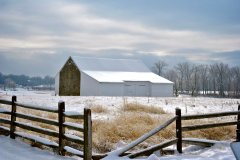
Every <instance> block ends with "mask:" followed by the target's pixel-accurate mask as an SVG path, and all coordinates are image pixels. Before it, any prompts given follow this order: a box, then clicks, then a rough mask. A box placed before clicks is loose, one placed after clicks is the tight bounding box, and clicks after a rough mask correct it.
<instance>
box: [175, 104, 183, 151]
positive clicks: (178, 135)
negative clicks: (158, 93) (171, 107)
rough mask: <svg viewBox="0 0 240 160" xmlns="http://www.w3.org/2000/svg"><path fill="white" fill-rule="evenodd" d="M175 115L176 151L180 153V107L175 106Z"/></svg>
mask: <svg viewBox="0 0 240 160" xmlns="http://www.w3.org/2000/svg"><path fill="white" fill-rule="evenodd" d="M176 116H178V117H177V120H176V137H177V139H178V142H177V151H178V152H179V153H182V122H181V121H182V118H181V109H180V108H178V107H177V108H176Z"/></svg>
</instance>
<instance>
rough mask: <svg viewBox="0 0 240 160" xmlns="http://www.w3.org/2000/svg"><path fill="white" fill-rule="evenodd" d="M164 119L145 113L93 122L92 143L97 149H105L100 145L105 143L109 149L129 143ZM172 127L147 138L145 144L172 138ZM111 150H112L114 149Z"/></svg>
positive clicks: (128, 114) (173, 131) (122, 115)
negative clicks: (118, 144) (121, 143)
mask: <svg viewBox="0 0 240 160" xmlns="http://www.w3.org/2000/svg"><path fill="white" fill-rule="evenodd" d="M166 117H169V115H166ZM164 119H166V118H164V116H157V118H156V116H155V117H153V116H151V115H149V114H147V113H123V114H120V115H118V116H116V118H115V119H113V120H93V126H92V130H93V142H94V144H95V146H98V147H100V146H103V147H105V145H101V144H102V143H103V142H106V144H107V146H109V147H111V146H113V145H111V144H113V143H118V142H119V141H125V142H129V143H130V142H131V141H133V140H136V139H137V138H139V137H141V136H143V135H144V134H146V133H148V132H149V131H151V130H152V129H154V128H156V127H157V126H159V125H160V124H162V123H163V122H164V121H163V120H164ZM172 127H174V125H170V126H169V127H168V128H166V129H164V130H163V131H162V132H159V133H157V134H156V135H155V136H153V137H151V138H149V140H147V142H149V144H150V143H151V142H154V143H159V142H162V141H163V140H164V139H169V138H173V137H174V136H173V135H174V133H175V130H173V129H171V128H172ZM169 128H170V129H169ZM111 149H114V147H112V148H111ZM98 150H105V149H98Z"/></svg>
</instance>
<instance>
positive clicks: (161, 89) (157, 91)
mask: <svg viewBox="0 0 240 160" xmlns="http://www.w3.org/2000/svg"><path fill="white" fill-rule="evenodd" d="M151 96H152V97H173V84H166V83H152V93H151Z"/></svg>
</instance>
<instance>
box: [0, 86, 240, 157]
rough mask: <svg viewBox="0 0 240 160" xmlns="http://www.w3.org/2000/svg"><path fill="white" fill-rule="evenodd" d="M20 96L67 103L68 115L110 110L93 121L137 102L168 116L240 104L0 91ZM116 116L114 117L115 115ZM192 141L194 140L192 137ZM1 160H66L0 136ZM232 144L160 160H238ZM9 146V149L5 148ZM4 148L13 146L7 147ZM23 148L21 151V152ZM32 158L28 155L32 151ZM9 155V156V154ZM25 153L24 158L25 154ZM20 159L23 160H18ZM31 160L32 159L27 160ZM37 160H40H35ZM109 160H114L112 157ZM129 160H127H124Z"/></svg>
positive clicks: (188, 149)
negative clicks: (92, 108) (86, 109)
mask: <svg viewBox="0 0 240 160" xmlns="http://www.w3.org/2000/svg"><path fill="white" fill-rule="evenodd" d="M12 95H16V96H17V101H18V102H22V103H27V104H36V105H43V106H51V107H57V105H58V101H60V100H63V101H65V108H66V110H67V111H78V112H82V111H83V108H84V106H86V105H87V106H91V105H101V106H103V107H105V108H107V109H108V111H109V112H108V113H107V114H98V113H94V114H92V118H93V119H106V118H114V115H115V114H116V112H118V110H119V109H120V108H121V107H122V105H123V103H130V102H137V103H140V104H144V105H148V106H151V105H153V106H156V107H161V108H163V109H164V110H165V111H167V112H168V113H175V108H176V107H179V108H181V109H182V114H184V115H186V114H201V113H210V112H223V111H236V110H237V107H238V104H239V102H240V100H239V99H221V98H204V97H195V98H192V97H188V96H180V97H177V98H175V97H172V98H160V97H150V98H148V97H101V96H89V97H73V96H69V97H67V96H55V95H54V92H49V91H27V90H24V89H18V91H2V90H0V96H1V98H5V99H8V100H11V96H12ZM111 113H114V114H111ZM189 138H190V137H189ZM0 141H1V142H0V143H1V145H0V159H4V158H5V159H14V157H12V156H13V155H15V157H16V156H19V157H21V156H28V157H32V156H33V154H34V153H35V154H36V156H35V157H38V156H37V155H38V154H39V155H45V154H46V158H40V159H51V158H50V157H51V156H54V159H57V158H60V159H61V158H62V159H64V158H63V157H60V156H57V155H53V154H52V153H50V152H49V151H42V150H40V149H38V148H32V149H31V147H29V145H28V144H24V143H22V142H21V141H19V140H17V141H13V140H11V139H10V138H9V137H5V136H0ZM230 141H231V140H229V141H228V142H219V143H217V144H216V145H214V146H213V147H210V148H202V147H199V146H188V147H185V148H184V149H183V154H182V155H179V154H178V153H175V154H174V155H171V156H163V157H160V156H159V155H158V153H156V155H157V156H158V157H159V159H234V155H233V153H232V151H231V149H230V147H229V142H230ZM2 144H6V145H2ZM12 145H13V146H18V145H19V147H16V149H14V150H15V151H16V153H14V151H13V149H12V147H13V146H12ZM3 146H9V148H8V147H3ZM17 148H19V150H18V149H17ZM23 148H26V152H23V151H22V149H23ZM170 148H172V149H176V147H175V146H172V147H170ZM27 150H29V153H30V150H31V155H30V154H29V155H28V151H27ZM8 151H9V153H7V152H8ZM43 152H44V153H43ZM22 153H23V154H22ZM66 158H69V159H79V158H76V157H66ZM141 158H142V159H154V156H150V157H141ZM18 159H20V158H18ZM22 159H24V158H22ZM27 159H31V158H27ZM35 159H36V158H35ZM108 159H112V158H111V157H108ZM121 159H125V158H121Z"/></svg>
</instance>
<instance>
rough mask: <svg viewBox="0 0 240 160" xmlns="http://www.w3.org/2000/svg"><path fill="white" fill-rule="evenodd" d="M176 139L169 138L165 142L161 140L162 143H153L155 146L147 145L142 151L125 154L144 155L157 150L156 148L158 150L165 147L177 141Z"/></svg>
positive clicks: (134, 156) (131, 155) (130, 155)
mask: <svg viewBox="0 0 240 160" xmlns="http://www.w3.org/2000/svg"><path fill="white" fill-rule="evenodd" d="M177 141H178V139H177V138H176V139H173V140H170V141H167V142H163V143H160V144H158V145H155V146H152V147H149V148H147V149H144V150H142V151H139V152H135V153H132V154H129V155H127V156H128V157H129V158H136V157H139V156H141V155H145V154H148V153H152V152H154V151H157V150H160V149H162V148H166V147H168V146H170V145H173V144H175V143H177Z"/></svg>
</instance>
